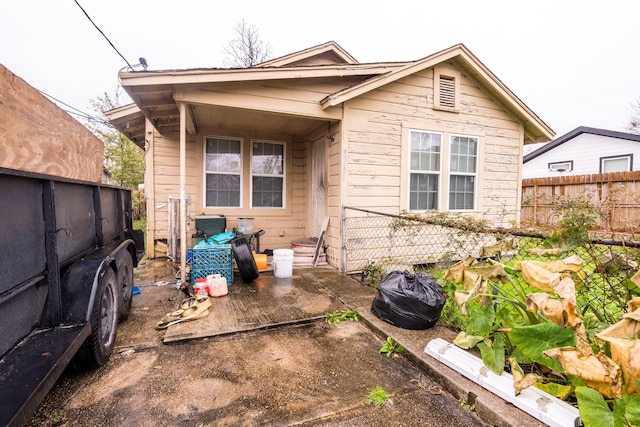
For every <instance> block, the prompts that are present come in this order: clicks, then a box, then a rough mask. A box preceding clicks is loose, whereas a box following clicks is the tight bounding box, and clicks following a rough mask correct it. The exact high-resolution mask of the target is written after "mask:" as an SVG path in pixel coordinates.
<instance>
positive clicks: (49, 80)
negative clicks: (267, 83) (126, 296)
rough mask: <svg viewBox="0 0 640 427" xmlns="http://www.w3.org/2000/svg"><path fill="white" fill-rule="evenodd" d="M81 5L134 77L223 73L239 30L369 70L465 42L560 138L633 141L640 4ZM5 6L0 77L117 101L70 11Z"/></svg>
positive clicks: (36, 4)
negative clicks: (140, 69)
mask: <svg viewBox="0 0 640 427" xmlns="http://www.w3.org/2000/svg"><path fill="white" fill-rule="evenodd" d="M78 2H79V3H80V5H81V6H82V7H83V8H84V9H85V10H86V12H87V13H88V14H89V16H90V17H91V18H92V19H93V21H94V22H95V23H96V25H97V26H98V27H99V28H100V29H101V30H102V31H103V32H104V34H105V35H106V36H107V37H108V38H109V39H110V41H111V42H112V43H113V45H114V46H115V48H116V49H117V50H118V51H119V52H120V53H121V54H122V55H123V56H124V57H125V58H126V60H127V61H128V62H129V63H131V65H134V64H137V63H138V62H139V61H138V58H139V57H145V58H146V60H147V62H148V64H149V69H150V70H159V69H183V68H210V67H222V66H223V59H224V55H223V53H222V50H223V48H224V47H225V46H227V45H228V42H229V39H231V38H232V37H233V30H232V29H233V26H234V25H235V23H236V22H238V21H240V20H242V19H245V20H246V21H247V22H248V23H249V24H251V25H255V26H256V27H257V28H258V29H259V34H260V37H261V38H262V40H263V41H267V42H269V43H270V44H271V46H272V50H273V57H278V56H282V55H286V54H288V53H292V52H295V51H298V50H302V49H305V48H308V47H311V46H315V45H318V44H321V43H324V42H327V41H330V40H333V41H335V42H337V43H338V44H339V45H340V46H342V47H343V48H344V49H345V50H346V51H347V52H349V53H350V54H351V55H352V56H354V57H355V58H356V59H357V60H358V61H360V62H363V63H364V62H382V61H410V60H417V59H420V58H423V57H425V56H428V55H430V54H432V53H434V52H437V51H439V50H442V49H445V48H447V47H450V46H452V45H454V44H457V43H464V44H465V45H466V46H467V47H468V48H469V49H471V51H472V52H473V53H474V54H475V55H476V56H477V57H478V58H479V59H480V61H482V62H483V63H484V64H485V65H486V66H487V67H488V68H489V69H490V70H491V71H492V72H493V73H494V74H495V75H496V76H497V77H498V78H499V79H500V80H502V82H503V83H504V84H506V85H507V86H508V87H509V88H510V89H511V90H512V91H513V92H514V93H515V94H516V95H517V96H518V97H519V98H520V99H521V100H522V101H523V102H524V103H525V104H527V106H529V108H531V109H532V110H533V111H534V112H535V113H536V114H537V115H538V116H539V117H540V118H541V119H542V120H543V121H545V122H546V123H547V124H548V125H549V126H551V128H552V129H553V130H554V131H555V132H556V136H561V135H563V134H565V133H567V132H569V131H571V130H572V129H574V128H576V127H578V126H591V127H597V128H602V129H609V130H617V131H625V130H626V126H627V124H628V122H629V116H630V114H631V104H632V103H634V102H635V101H637V100H638V99H639V98H640V54H639V52H638V49H639V47H640V32H639V30H638V29H639V28H640V1H637V0H606V1H605V0H602V1H593V0H570V1H569V0H533V1H524V0H519V1H518V0H508V1H490V0H485V1H483V0H475V1H472V0H468V1H465V0H446V1H430V0H412V1H404V0H395V1H388V0H386V1H379V0H365V1H354V0H336V1H334V0H323V1H312V2H311V1H304V0H292V1H288V0H254V1H250V0H232V1H229V2H223V1H214V0H78ZM3 3H4V4H3V5H2V9H1V12H0V63H2V65H4V66H5V67H7V68H8V69H9V70H10V71H12V72H13V73H15V74H16V75H18V76H19V77H21V78H22V79H24V80H26V81H27V83H29V84H30V85H32V86H34V87H36V88H37V89H39V90H41V91H43V92H45V93H47V94H49V95H51V96H53V97H55V98H57V99H59V100H60V101H63V102H64V103H66V104H69V105H71V106H72V107H75V108H77V109H80V110H82V111H86V112H91V109H90V107H89V105H90V104H89V100H90V99H94V98H96V97H98V96H101V95H103V94H104V93H105V92H109V93H113V91H114V89H115V88H116V87H117V85H118V79H117V74H118V70H119V69H121V68H122V67H125V66H126V62H125V61H124V60H123V59H122V58H121V57H120V56H119V55H118V53H116V51H115V50H114V49H113V48H112V47H111V46H110V45H109V43H108V42H107V41H106V40H105V38H104V37H103V36H102V35H101V34H100V33H99V32H98V30H96V29H95V27H94V26H93V24H91V22H90V21H89V20H88V19H87V18H86V16H85V15H84V13H83V12H82V10H81V9H80V8H79V7H78V5H76V3H75V1H74V0H12V1H5V2H3ZM64 108H65V109H67V110H68V109H69V108H68V107H64ZM0 120H1V118H0Z"/></svg>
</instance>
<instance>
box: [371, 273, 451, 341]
mask: <svg viewBox="0 0 640 427" xmlns="http://www.w3.org/2000/svg"><path fill="white" fill-rule="evenodd" d="M444 302H445V300H444V296H443V295H442V286H440V284H439V283H438V282H437V280H436V278H435V277H433V276H431V275H430V274H427V273H416V274H411V273H409V272H408V271H404V272H403V271H391V272H390V273H388V274H387V275H385V276H384V277H383V278H382V280H381V281H380V286H378V295H376V297H375V298H374V299H373V303H372V304H371V312H372V313H373V314H375V315H376V316H377V317H378V318H379V319H381V320H384V321H385V322H387V323H390V324H392V325H394V326H398V327H400V328H404V329H428V328H431V327H433V326H434V325H435V324H436V322H437V321H438V319H439V318H440V312H441V311H442V306H444Z"/></svg>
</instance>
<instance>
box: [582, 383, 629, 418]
mask: <svg viewBox="0 0 640 427" xmlns="http://www.w3.org/2000/svg"><path fill="white" fill-rule="evenodd" d="M576 397H577V398H578V411H579V412H580V418H582V422H583V424H584V426H585V427H591V426H593V427H604V426H607V427H627V426H628V425H638V424H627V422H626V421H625V406H626V405H625V404H624V401H623V400H621V399H616V400H615V402H614V405H613V406H614V410H613V411H611V409H609V405H608V404H607V402H606V401H605V400H604V397H603V396H602V395H601V394H600V393H598V392H597V391H595V390H594V389H592V388H590V387H577V388H576Z"/></svg>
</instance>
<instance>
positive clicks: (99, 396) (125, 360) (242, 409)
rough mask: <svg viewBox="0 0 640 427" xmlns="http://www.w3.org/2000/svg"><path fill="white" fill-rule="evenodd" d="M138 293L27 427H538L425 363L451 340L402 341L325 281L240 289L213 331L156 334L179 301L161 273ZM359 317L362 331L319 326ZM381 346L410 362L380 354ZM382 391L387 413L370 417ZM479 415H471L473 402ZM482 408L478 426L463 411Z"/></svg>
mask: <svg viewBox="0 0 640 427" xmlns="http://www.w3.org/2000/svg"><path fill="white" fill-rule="evenodd" d="M136 278H137V283H136V285H137V286H138V287H139V288H140V290H141V293H140V294H139V295H136V296H134V300H133V309H132V313H131V316H130V318H129V320H127V321H126V322H124V323H122V324H121V325H120V328H119V330H118V338H117V344H116V350H115V352H114V354H113V355H112V357H111V358H110V360H109V362H108V363H107V364H106V365H105V366H104V367H102V368H101V369H98V370H96V371H91V372H78V371H75V370H74V369H68V370H67V371H66V372H65V374H64V375H63V377H62V378H61V379H60V380H59V381H58V383H57V385H56V386H55V387H54V389H53V390H52V392H51V393H49V395H48V396H47V398H46V399H45V400H44V401H43V403H42V404H41V405H40V407H39V409H38V410H37V412H36V413H35V414H34V416H33V418H32V420H31V422H30V424H29V425H32V426H36V425H38V426H61V425H64V426H86V425H99V426H175V425H185V426H209V425H211V426H214V425H215V426H251V425H269V426H288V425H302V426H335V425H340V426H373V425H384V426H413V425H416V426H418V425H420V426H424V425H429V426H452V425H456V426H460V427H463V426H478V425H518V426H523V425H524V426H537V425H542V424H541V423H540V422H539V421H537V420H535V419H533V418H531V417H530V416H528V415H526V414H525V413H523V412H521V411H519V410H518V409H516V408H515V407H513V406H511V405H510V404H508V403H505V402H504V401H502V400H501V399H498V398H496V397H495V396H493V395H492V394H490V393H488V392H486V391H484V390H483V389H482V388H480V387H479V386H477V385H475V384H474V383H472V382H471V381H469V380H467V379H466V378H464V377H463V376H461V375H460V374H458V373H457V372H455V371H452V370H451V369H449V368H447V367H446V366H444V365H442V364H440V363H439V362H437V361H435V360H434V359H432V358H431V357H430V356H428V355H426V354H425V353H424V347H425V345H426V344H427V343H428V342H429V340H431V339H433V338H435V337H441V338H445V339H448V340H451V339H453V337H454V336H455V333H454V332H453V331H451V330H449V329H447V328H444V327H441V326H436V327H435V328H433V329H429V330H426V331H408V330H404V329H400V328H396V327H394V326H391V325H389V324H387V323H385V322H382V321H380V320H379V319H377V318H376V317H375V316H373V315H372V314H371V312H370V310H369V307H370V305H371V301H372V299H373V297H374V296H375V292H376V291H375V290H373V289H371V288H370V287H368V286H365V285H362V284H360V283H359V282H358V281H356V280H353V279H351V278H349V277H346V276H344V275H341V274H339V273H338V272H337V271H336V270H334V269H332V268H328V267H323V268H316V269H294V271H293V277H291V278H287V279H278V278H275V277H274V276H273V273H272V272H265V273H261V275H260V277H259V278H258V279H257V280H256V281H254V282H253V283H251V284H244V283H242V281H241V280H240V278H239V277H237V278H235V280H234V284H233V285H232V286H230V287H229V290H230V291H229V295H227V296H225V297H221V298H216V299H212V302H213V310H212V312H211V314H210V315H209V316H207V317H205V318H202V319H198V320H194V321H191V322H185V323H179V324H177V325H174V326H171V327H169V328H168V329H166V330H162V331H157V330H155V329H154V326H155V325H156V323H157V322H158V321H159V320H160V319H161V318H162V316H163V315H164V314H165V313H167V312H170V311H172V310H174V309H175V308H176V305H177V303H178V302H179V299H180V298H181V294H180V291H178V290H177V289H176V288H175V285H171V284H167V285H160V284H161V283H163V282H170V281H173V280H175V279H174V278H173V269H172V268H171V267H170V266H169V264H167V262H166V261H165V260H152V261H147V262H146V263H145V265H143V266H141V267H139V268H138V269H137V271H136ZM346 308H356V309H357V310H358V311H359V312H360V314H361V320H360V321H359V322H353V321H342V322H340V323H338V324H336V325H329V324H327V323H326V322H325V320H324V318H325V314H326V313H327V312H333V311H335V310H341V309H346ZM387 336H391V337H393V338H394V339H395V340H396V341H398V342H399V343H401V344H402V345H404V346H405V348H406V350H405V352H404V353H402V354H401V355H399V356H397V357H386V356H384V355H381V354H380V353H379V349H380V348H381V347H382V345H383V341H384V339H386V337H387ZM377 386H381V387H382V388H384V390H385V391H386V392H387V393H388V394H389V396H390V397H389V399H388V400H387V401H386V403H384V404H383V405H382V406H380V407H376V406H374V405H371V404H369V393H370V391H371V390H372V389H374V388H375V387H377ZM471 401H472V402H471ZM467 402H468V403H473V404H475V412H472V411H470V410H468V409H465V406H466V405H462V404H461V403H467Z"/></svg>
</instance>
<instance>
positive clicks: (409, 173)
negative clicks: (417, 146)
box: [406, 128, 445, 212]
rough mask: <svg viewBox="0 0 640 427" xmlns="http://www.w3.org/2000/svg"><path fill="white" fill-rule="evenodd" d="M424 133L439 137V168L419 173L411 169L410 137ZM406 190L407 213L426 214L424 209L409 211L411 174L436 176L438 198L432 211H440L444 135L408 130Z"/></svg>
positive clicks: (423, 130)
mask: <svg viewBox="0 0 640 427" xmlns="http://www.w3.org/2000/svg"><path fill="white" fill-rule="evenodd" d="M414 132H415V133H426V134H432V135H440V165H439V166H440V167H439V170H438V171H419V170H414V169H412V168H411V135H412V134H413V133H414ZM406 141H407V151H406V152H407V153H408V155H407V159H408V162H407V174H406V176H407V189H406V197H407V202H406V206H407V212H426V211H425V210H424V209H411V175H412V174H413V173H433V174H434V175H438V197H437V199H436V201H437V207H436V208H435V209H434V210H436V211H438V212H439V211H440V210H441V206H442V185H443V183H442V181H443V179H442V177H443V173H444V171H443V166H444V161H443V156H444V149H445V147H444V145H445V144H444V133H443V132H438V131H431V130H425V129H414V128H411V129H409V131H408V133H407V140H406Z"/></svg>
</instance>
